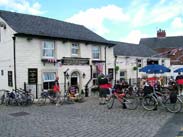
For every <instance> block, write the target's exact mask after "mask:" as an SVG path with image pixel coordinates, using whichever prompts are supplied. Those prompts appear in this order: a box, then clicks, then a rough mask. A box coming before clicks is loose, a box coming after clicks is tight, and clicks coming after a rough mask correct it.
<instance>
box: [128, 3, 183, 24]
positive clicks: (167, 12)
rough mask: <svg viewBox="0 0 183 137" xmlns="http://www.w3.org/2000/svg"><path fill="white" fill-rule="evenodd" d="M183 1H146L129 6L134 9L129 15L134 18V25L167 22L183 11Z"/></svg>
mask: <svg viewBox="0 0 183 137" xmlns="http://www.w3.org/2000/svg"><path fill="white" fill-rule="evenodd" d="M182 5H183V1H180V0H172V1H169V0H161V1H159V2H158V3H156V4H152V3H150V1H145V2H144V3H142V4H141V5H140V4H139V3H138V4H137V5H134V4H133V5H131V6H129V9H132V10H131V11H130V10H129V11H130V12H129V16H130V17H131V18H132V21H131V22H132V25H133V27H139V26H146V25H151V24H154V23H163V22H167V21H168V20H170V19H173V18H175V17H177V16H179V15H182V12H183V6H182Z"/></svg>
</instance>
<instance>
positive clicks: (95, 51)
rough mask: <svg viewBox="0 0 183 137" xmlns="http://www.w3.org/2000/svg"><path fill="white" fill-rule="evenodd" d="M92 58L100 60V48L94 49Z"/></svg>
mask: <svg viewBox="0 0 183 137" xmlns="http://www.w3.org/2000/svg"><path fill="white" fill-rule="evenodd" d="M92 58H93V59H96V60H98V59H100V48H99V47H92Z"/></svg>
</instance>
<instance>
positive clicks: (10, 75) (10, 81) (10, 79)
mask: <svg viewBox="0 0 183 137" xmlns="http://www.w3.org/2000/svg"><path fill="white" fill-rule="evenodd" d="M8 86H10V87H13V72H12V71H8Z"/></svg>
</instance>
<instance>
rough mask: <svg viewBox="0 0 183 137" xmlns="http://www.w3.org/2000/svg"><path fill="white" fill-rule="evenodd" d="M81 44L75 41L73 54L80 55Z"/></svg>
mask: <svg viewBox="0 0 183 137" xmlns="http://www.w3.org/2000/svg"><path fill="white" fill-rule="evenodd" d="M79 51H80V50H79V44H78V43H73V44H72V56H76V57H78V56H79Z"/></svg>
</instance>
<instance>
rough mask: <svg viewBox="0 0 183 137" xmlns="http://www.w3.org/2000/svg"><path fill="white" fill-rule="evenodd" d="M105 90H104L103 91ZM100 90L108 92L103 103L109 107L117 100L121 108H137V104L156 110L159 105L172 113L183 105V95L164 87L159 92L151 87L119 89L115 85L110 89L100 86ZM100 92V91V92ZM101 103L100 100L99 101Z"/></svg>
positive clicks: (178, 110) (146, 108)
mask: <svg viewBox="0 0 183 137" xmlns="http://www.w3.org/2000/svg"><path fill="white" fill-rule="evenodd" d="M105 90H106V91H105ZM100 92H108V93H109V94H108V95H106V98H105V101H106V102H105V103H104V104H107V108H108V109H111V108H112V107H113V105H114V102H115V101H118V102H119V104H120V105H122V107H123V108H127V109H130V110H133V109H137V108H138V106H139V105H142V107H143V108H144V109H145V110H148V111H151V110H157V108H158V107H159V106H161V107H163V108H165V109H166V110H167V111H169V112H172V113H177V112H180V111H181V109H182V107H183V99H182V98H183V96H180V95H178V94H177V91H176V90H172V91H171V90H169V89H168V88H164V89H163V90H162V91H161V92H159V91H157V90H156V89H155V88H152V87H149V86H147V87H145V88H144V89H139V88H137V87H127V88H124V89H119V88H118V87H117V86H115V87H114V88H112V89H110V90H109V89H107V88H100ZM100 94H101V93H100ZM99 104H101V102H99Z"/></svg>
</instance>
